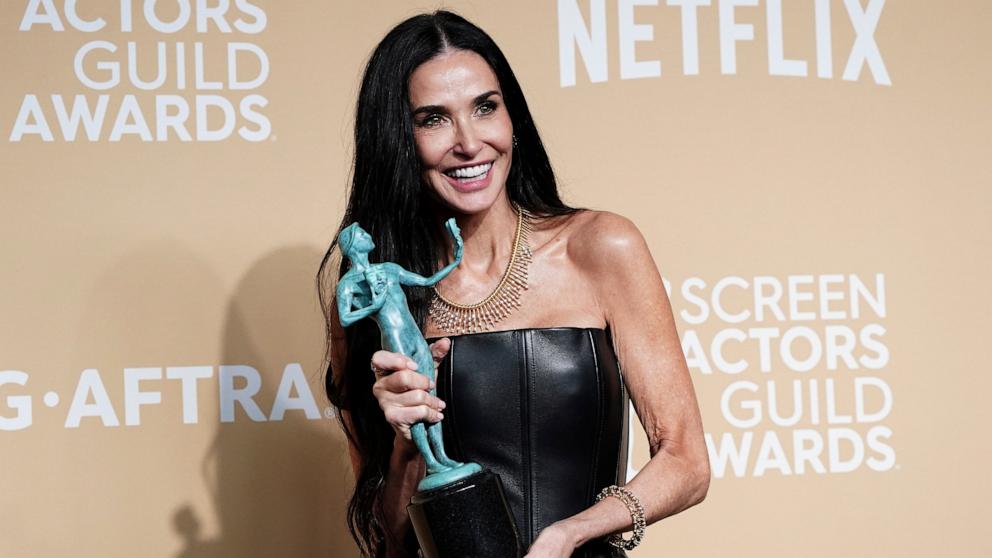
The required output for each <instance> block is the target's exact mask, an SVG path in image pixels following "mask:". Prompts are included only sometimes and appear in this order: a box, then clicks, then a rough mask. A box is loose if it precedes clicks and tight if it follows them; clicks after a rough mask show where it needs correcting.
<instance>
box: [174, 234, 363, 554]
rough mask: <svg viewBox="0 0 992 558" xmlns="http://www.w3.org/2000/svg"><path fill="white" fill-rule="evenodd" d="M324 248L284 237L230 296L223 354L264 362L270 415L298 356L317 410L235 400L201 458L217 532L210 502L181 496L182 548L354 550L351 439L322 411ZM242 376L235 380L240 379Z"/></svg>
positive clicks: (178, 529)
mask: <svg viewBox="0 0 992 558" xmlns="http://www.w3.org/2000/svg"><path fill="white" fill-rule="evenodd" d="M321 256H322V252H320V251H318V250H317V249H316V248H313V247H308V246H299V247H288V248H283V249H280V250H276V251H274V252H272V253H270V254H268V255H266V256H265V257H263V258H262V259H260V260H259V261H258V262H256V263H255V264H254V265H253V266H252V267H251V268H250V269H249V270H248V272H247V273H246V274H245V275H244V277H242V279H241V280H240V282H239V283H238V285H237V287H236V288H235V289H234V291H233V294H232V296H231V299H230V301H229V303H228V310H227V316H226V319H225V326H224V334H223V335H224V338H223V357H222V358H223V360H222V362H221V364H224V365H246V366H250V367H252V368H254V369H255V370H257V371H258V372H259V374H260V376H261V380H262V383H261V388H260V389H259V391H258V393H257V394H256V395H255V396H254V400H255V401H256V402H257V403H258V405H259V407H260V408H261V411H262V413H263V414H264V415H265V417H266V419H268V418H269V417H270V416H271V414H270V413H271V410H272V404H273V401H274V399H275V396H276V392H277V389H278V387H279V383H280V381H281V379H282V377H283V371H284V369H285V368H286V366H287V365H288V364H291V363H299V364H300V365H302V368H303V371H304V374H305V375H306V378H307V380H308V382H307V384H308V385H309V388H310V390H311V391H312V395H313V397H314V400H315V401H316V402H317V407H318V409H319V411H320V414H321V418H319V419H316V420H311V419H308V418H307V417H306V415H305V413H304V412H303V411H302V410H294V409H291V410H287V411H286V414H285V417H284V419H283V420H281V421H269V420H265V421H259V422H255V421H253V420H252V419H251V418H250V417H249V416H248V415H247V413H246V412H245V410H244V409H243V408H242V407H241V406H240V405H237V404H236V405H235V420H234V421H233V422H219V423H218V427H217V433H216V435H215V437H214V440H213V443H212V444H211V447H210V450H209V451H208V453H207V455H205V456H204V459H203V466H202V472H203V480H204V482H205V483H206V485H207V487H208V488H209V490H210V493H211V500H212V501H213V505H214V508H215V509H214V510H213V511H214V512H215V513H216V517H217V520H218V521H217V524H218V531H219V532H218V536H217V537H213V538H209V539H204V538H203V536H202V525H203V519H202V517H203V514H205V513H209V512H202V511H201V512H198V511H197V510H196V509H194V507H192V506H190V505H188V504H187V505H184V506H180V507H179V508H178V509H176V510H175V512H174V513H173V515H172V529H173V530H174V532H175V533H176V534H177V536H178V537H180V539H181V541H182V544H183V548H182V550H180V552H179V553H178V554H177V555H176V557H177V558H228V557H231V556H239V557H273V556H285V557H290V558H295V557H319V556H327V557H335V558H337V557H343V558H347V557H357V556H358V551H357V549H356V547H355V544H354V542H353V541H352V539H351V536H350V535H349V534H348V531H347V528H346V524H345V509H346V505H347V499H348V496H349V494H350V490H351V483H352V476H351V470H350V464H349V461H348V450H347V443H346V441H345V439H344V436H343V434H342V433H341V432H340V429H339V428H338V426H337V423H336V421H335V420H334V419H329V418H326V416H327V415H326V413H325V412H326V409H327V407H328V403H327V400H326V396H325V395H324V393H323V386H322V380H321V378H322V373H323V372H322V370H321V362H322V356H323V323H322V318H321V313H320V309H319V306H318V303H317V298H316V292H315V287H314V279H313V278H314V273H315V272H316V267H317V265H318V263H319V261H320V258H321ZM244 385H245V382H244V381H241V382H238V381H235V388H242V387H244ZM292 396H293V397H299V396H300V394H299V393H297V392H296V391H293V392H292Z"/></svg>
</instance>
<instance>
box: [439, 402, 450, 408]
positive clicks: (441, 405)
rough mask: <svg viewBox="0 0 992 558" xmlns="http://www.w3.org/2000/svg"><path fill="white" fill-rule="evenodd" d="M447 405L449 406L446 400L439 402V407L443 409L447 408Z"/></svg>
mask: <svg viewBox="0 0 992 558" xmlns="http://www.w3.org/2000/svg"><path fill="white" fill-rule="evenodd" d="M447 406H448V405H447V403H445V402H444V401H441V402H440V403H438V407H441V408H442V409H443V408H445V407H447Z"/></svg>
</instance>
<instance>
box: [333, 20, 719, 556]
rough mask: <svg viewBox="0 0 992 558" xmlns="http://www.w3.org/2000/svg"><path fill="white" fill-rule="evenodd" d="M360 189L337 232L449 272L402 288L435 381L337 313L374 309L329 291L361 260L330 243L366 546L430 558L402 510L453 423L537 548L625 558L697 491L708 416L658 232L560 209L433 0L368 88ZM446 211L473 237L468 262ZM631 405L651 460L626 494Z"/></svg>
mask: <svg viewBox="0 0 992 558" xmlns="http://www.w3.org/2000/svg"><path fill="white" fill-rule="evenodd" d="M352 180H353V182H352V187H351V191H350V195H349V200H348V208H347V211H346V213H345V215H344V217H343V219H342V223H341V228H340V229H339V235H340V234H342V233H343V232H344V231H346V230H348V227H349V225H350V224H351V223H353V222H358V223H361V226H362V227H363V228H364V229H365V230H367V231H368V233H369V235H370V237H371V239H372V241H373V242H374V249H372V252H371V253H370V254H369V256H370V259H371V260H373V261H377V262H384V261H391V262H395V263H397V264H399V265H400V266H402V267H403V268H405V269H406V270H409V271H411V272H413V273H416V274H418V275H421V276H424V277H428V276H431V275H433V274H435V273H436V272H438V270H439V269H442V268H447V267H450V268H451V269H453V270H452V271H450V273H449V274H448V275H447V276H445V277H444V278H443V279H442V280H441V281H440V283H438V284H437V285H435V287H434V290H433V292H431V291H430V290H429V289H426V288H412V287H411V288H409V289H408V290H407V292H406V294H407V300H408V302H409V306H410V311H411V314H412V315H413V317H414V319H415V320H416V322H417V325H418V327H419V328H420V329H421V331H423V332H424V334H425V335H426V336H427V337H428V338H429V339H436V340H435V341H434V343H432V344H431V352H432V354H433V356H434V360H435V364H436V365H438V366H439V369H438V373H437V376H436V377H437V383H436V385H434V384H432V383H430V381H429V380H428V379H427V376H426V375H423V374H414V373H412V372H413V371H414V370H416V369H417V366H416V365H414V364H413V363H412V362H411V360H410V359H409V358H408V357H405V356H403V355H401V354H398V353H392V352H388V351H384V350H381V346H380V337H379V332H378V330H377V328H376V324H375V323H373V322H372V321H371V320H369V319H364V320H361V321H358V322H356V323H355V325H353V326H351V327H349V328H348V329H347V330H343V329H342V328H341V324H340V323H339V320H338V312H339V311H343V312H346V313H348V314H350V315H356V314H360V312H359V310H360V308H359V309H356V310H354V311H352V308H351V305H352V303H351V302H347V303H346V304H343V305H342V306H345V308H343V309H339V308H338V304H337V301H335V299H334V296H333V295H332V293H333V292H334V287H333V285H332V283H333V282H334V279H335V278H338V279H339V278H341V276H342V275H343V274H344V273H346V272H347V271H348V267H347V263H348V262H347V261H342V262H341V265H340V266H339V267H338V269H337V270H336V274H335V273H334V272H335V270H334V269H332V267H331V265H330V262H331V261H332V259H331V257H332V254H333V250H334V246H335V244H332V246H331V248H330V249H329V250H328V252H327V254H326V255H325V258H324V261H323V262H322V265H321V271H320V274H319V281H320V284H321V285H322V290H321V302H322V304H323V305H324V308H325V310H326V317H327V327H328V354H329V359H328V362H329V364H328V369H327V375H326V387H327V392H328V396H329V397H330V399H331V401H332V402H333V403H334V405H335V406H336V407H337V408H338V409H339V411H340V416H341V419H342V424H343V426H344V428H345V431H346V433H347V434H348V438H349V441H350V443H351V455H352V462H353V466H354V469H355V477H356V486H355V493H354V495H353V496H352V498H351V501H350V504H349V509H348V512H349V513H348V518H349V527H350V528H351V530H352V534H353V535H354V536H355V539H356V541H357V542H358V545H359V547H360V548H361V550H362V552H363V553H364V554H365V555H368V556H407V555H414V554H416V553H417V550H418V549H417V542H416V540H415V539H414V537H413V536H412V531H411V528H410V520H409V518H408V517H407V516H406V513H405V508H406V505H407V503H408V502H409V501H410V498H411V496H412V495H413V493H414V491H415V489H416V486H417V483H418V481H419V480H420V479H421V478H422V477H423V475H424V468H425V466H424V461H423V459H422V458H421V454H420V453H418V451H417V449H416V447H415V446H414V444H413V442H412V441H411V434H410V430H411V427H412V426H413V425H415V424H417V423H421V422H425V423H436V422H438V421H440V420H441V419H442V418H444V419H446V422H445V428H444V446H445V447H447V448H451V457H452V458H453V459H455V460H458V461H471V462H476V463H479V464H481V465H482V466H483V467H486V468H489V469H491V470H493V471H494V472H496V473H498V474H499V475H500V477H501V478H502V479H503V482H504V483H505V485H506V492H507V500H508V503H509V506H510V508H511V511H512V514H513V517H514V520H515V523H516V527H517V530H518V532H519V535H520V538H521V540H522V542H523V544H524V547H525V548H527V549H528V551H527V556H529V557H531V558H535V557H565V556H579V557H617V556H625V554H624V552H623V549H630V548H633V547H634V546H636V545H637V543H638V542H639V541H640V538H641V537H642V536H643V530H644V526H645V525H646V524H649V523H652V522H654V521H657V520H659V519H661V518H663V517H666V516H669V515H672V514H675V513H678V512H680V511H682V510H684V509H686V508H689V507H690V506H693V505H695V504H696V503H698V502H700V501H701V500H702V499H703V497H704V496H705V494H706V491H707V488H708V485H709V464H708V460H707V455H706V448H705V444H704V442H703V433H702V425H701V420H700V416H699V409H698V407H697V404H696V398H695V393H694V391H693V387H692V383H691V381H690V379H689V374H688V369H687V367H686V363H685V359H684V357H683V355H682V350H681V346H680V344H679V339H678V335H677V333H676V330H675V325H674V319H673V317H672V311H671V307H670V305H669V301H668V298H667V296H666V294H665V289H664V286H663V284H662V281H661V276H660V274H659V273H658V270H657V267H656V266H655V263H654V261H653V260H652V258H651V255H650V252H649V251H648V248H647V244H646V242H645V241H644V239H643V237H642V236H641V234H640V232H639V231H638V230H637V228H636V227H635V226H634V225H633V223H631V222H630V221H628V220H627V219H625V218H623V217H621V216H619V215H615V214H612V213H607V212H602V211H592V210H579V209H575V208H572V207H569V206H567V205H566V204H564V203H563V202H562V201H561V199H560V198H559V195H558V191H557V184H556V181H555V177H554V173H553V172H552V170H551V164H550V162H549V161H548V156H547V153H546V152H545V149H544V146H543V144H542V142H541V139H540V136H539V135H538V132H537V128H536V126H535V125H534V122H533V119H532V118H531V115H530V111H529V109H528V107H527V103H526V100H525V99H524V96H523V93H522V92H521V88H520V85H519V84H518V83H517V80H516V78H515V77H514V75H513V72H512V70H511V69H510V66H509V64H508V63H507V61H506V58H505V57H504V56H503V54H502V52H501V51H500V49H499V48H498V47H497V46H496V44H495V43H494V42H493V40H492V39H491V38H490V37H489V36H488V35H487V34H486V33H485V32H483V31H482V30H481V29H479V28H478V27H476V26H475V25H473V24H471V23H469V22H468V21H466V20H464V19H463V18H461V17H459V16H457V15H455V14H452V13H450V12H445V11H439V12H435V13H433V14H425V15H419V16H416V17H413V18H410V19H408V20H406V21H404V22H403V23H401V24H399V25H398V26H396V27H395V28H394V29H393V30H391V31H390V32H389V33H388V34H387V35H386V37H385V38H384V39H383V40H382V41H381V42H380V43H379V45H378V46H377V47H376V49H375V51H374V52H373V54H372V56H371V58H370V60H369V63H368V66H367V67H366V70H365V75H364V78H363V80H362V86H361V90H360V93H359V99H358V107H357V113H356V119H355V161H354V172H353V179H352ZM449 218H454V219H455V220H456V221H457V224H458V227H459V228H460V229H461V231H462V237H463V239H464V256H463V259H462V261H461V263H460V264H458V265H457V267H455V265H454V264H453V263H452V261H453V259H454V258H455V255H456V254H460V249H459V247H458V246H455V245H454V244H453V241H452V240H451V239H450V238H449V237H448V236H447V235H445V234H444V230H445V229H444V225H443V223H444V222H445V221H446V220H448V219H449ZM373 282H375V280H374V279H373ZM356 288H363V287H361V286H360V285H359V286H357V287H356ZM367 288H368V289H370V292H371V289H375V285H368V286H367ZM367 298H368V297H365V298H362V297H359V298H358V299H356V300H359V304H360V301H361V300H365V299H367ZM370 365H371V368H372V369H373V370H374V371H375V374H373V373H370V372H369V368H370ZM621 371H622V372H621ZM453 386H458V389H453ZM439 396H441V397H443V398H444V400H442V399H441V397H439ZM628 397H629V400H630V401H632V402H633V404H634V406H635V408H636V410H637V413H638V416H639V418H640V419H641V423H642V425H643V426H644V429H645V431H646V432H647V434H648V439H649V443H650V447H651V454H652V458H651V460H650V462H649V463H648V464H647V465H646V466H645V467H643V468H642V469H641V471H640V472H639V473H638V474H637V476H636V477H635V478H634V479H632V481H631V482H630V483H629V484H628V485H627V486H626V487H624V484H625V480H626V479H625V478H624V474H625V472H626V463H625V461H624V459H625V457H626V433H625V431H624V425H625V424H626V417H625V412H626V410H627V408H628ZM442 410H444V412H443V414H442V412H441V411H442ZM631 529H633V530H634V535H633V539H623V538H621V537H620V535H619V533H621V532H622V531H625V530H631Z"/></svg>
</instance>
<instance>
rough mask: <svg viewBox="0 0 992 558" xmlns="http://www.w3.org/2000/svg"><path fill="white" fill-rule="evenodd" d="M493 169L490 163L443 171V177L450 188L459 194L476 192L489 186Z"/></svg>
mask: <svg viewBox="0 0 992 558" xmlns="http://www.w3.org/2000/svg"><path fill="white" fill-rule="evenodd" d="M492 168H493V164H492V162H491V161H490V162H488V163H481V164H478V165H471V166H465V167H456V168H452V169H448V170H446V171H444V177H445V178H446V179H447V180H448V183H449V184H451V187H452V188H454V189H455V190H458V191H459V192H463V193H469V192H477V191H479V190H482V189H484V188H485V187H487V186H489V184H490V182H492V181H491V180H490V176H491V174H492V173H491V172H490V171H492Z"/></svg>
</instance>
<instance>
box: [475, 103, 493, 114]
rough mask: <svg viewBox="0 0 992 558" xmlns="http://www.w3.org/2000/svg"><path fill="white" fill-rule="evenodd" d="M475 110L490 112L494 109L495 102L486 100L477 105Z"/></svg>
mask: <svg viewBox="0 0 992 558" xmlns="http://www.w3.org/2000/svg"><path fill="white" fill-rule="evenodd" d="M477 110H478V112H479V114H491V113H493V112H495V111H496V103H495V102H493V101H486V102H484V103H482V104H481V105H479V108H478V109H477Z"/></svg>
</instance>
